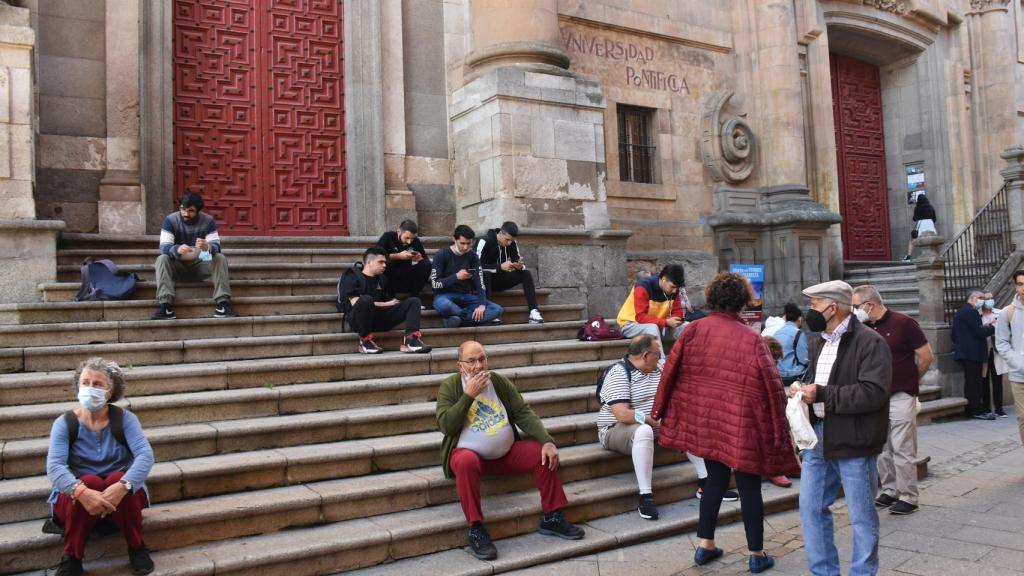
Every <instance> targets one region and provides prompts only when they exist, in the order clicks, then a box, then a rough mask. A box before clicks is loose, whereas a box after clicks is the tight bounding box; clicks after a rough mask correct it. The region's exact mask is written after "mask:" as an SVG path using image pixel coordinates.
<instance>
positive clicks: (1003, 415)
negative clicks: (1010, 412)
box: [996, 410, 1006, 418]
mask: <svg viewBox="0 0 1024 576" xmlns="http://www.w3.org/2000/svg"><path fill="white" fill-rule="evenodd" d="M996 416H998V417H1000V418H1006V412H1003V411H1002V410H996Z"/></svg>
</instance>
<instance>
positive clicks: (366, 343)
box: [359, 334, 384, 354]
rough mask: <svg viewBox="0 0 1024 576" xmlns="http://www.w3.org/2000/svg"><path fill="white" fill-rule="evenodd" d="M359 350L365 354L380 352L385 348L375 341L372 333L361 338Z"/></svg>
mask: <svg viewBox="0 0 1024 576" xmlns="http://www.w3.org/2000/svg"><path fill="white" fill-rule="evenodd" d="M359 351H360V352H362V353H363V354H380V353H381V352H383V351H384V349H383V348H381V347H380V346H378V345H377V343H376V342H374V341H373V334H370V335H369V336H367V337H366V338H360V339H359Z"/></svg>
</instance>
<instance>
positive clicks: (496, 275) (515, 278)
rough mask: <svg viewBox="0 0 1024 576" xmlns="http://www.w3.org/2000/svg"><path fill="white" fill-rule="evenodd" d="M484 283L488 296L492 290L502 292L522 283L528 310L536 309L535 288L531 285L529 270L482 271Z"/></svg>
mask: <svg viewBox="0 0 1024 576" xmlns="http://www.w3.org/2000/svg"><path fill="white" fill-rule="evenodd" d="M484 284H485V285H486V286H487V295H488V297H490V295H491V293H492V292H503V291H505V290H508V289H509V288H512V287H513V286H519V285H520V284H522V285H523V293H524V294H526V305H527V306H529V307H530V310H536V309H537V289H536V288H534V286H533V274H530V271H529V270H513V271H511V272H504V271H501V270H499V271H497V272H484Z"/></svg>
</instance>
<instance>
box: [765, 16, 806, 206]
mask: <svg viewBox="0 0 1024 576" xmlns="http://www.w3.org/2000/svg"><path fill="white" fill-rule="evenodd" d="M756 4H757V10H756V13H755V23H756V26H757V28H756V33H757V48H756V52H755V54H754V57H755V58H756V60H757V64H758V66H757V67H756V70H757V71H758V72H757V73H758V78H757V79H758V82H757V87H758V88H757V100H758V104H759V105H758V106H757V110H758V116H759V122H758V124H759V125H760V139H761V141H760V145H761V146H760V150H761V152H762V154H761V158H762V161H763V168H762V170H761V184H762V186H770V187H794V188H798V189H806V187H807V182H806V180H807V169H806V159H805V157H804V156H805V154H806V151H805V149H804V109H803V95H802V94H801V78H800V58H799V55H798V53H797V37H796V15H795V13H794V8H793V2H792V0H759V1H758V2H757V3H756Z"/></svg>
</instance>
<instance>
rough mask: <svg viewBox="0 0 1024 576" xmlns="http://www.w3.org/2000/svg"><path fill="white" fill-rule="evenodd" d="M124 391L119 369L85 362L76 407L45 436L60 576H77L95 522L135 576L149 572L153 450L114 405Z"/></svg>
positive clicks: (77, 374)
mask: <svg viewBox="0 0 1024 576" xmlns="http://www.w3.org/2000/svg"><path fill="white" fill-rule="evenodd" d="M124 387H125V382H124V373H123V372H122V371H121V368H120V366H118V365H117V364H116V363H114V362H109V361H107V360H104V359H103V358H90V359H88V360H86V361H85V362H82V364H81V365H79V367H78V369H77V370H76V371H75V380H74V390H75V393H76V395H77V397H78V402H79V404H80V406H79V407H78V408H75V409H74V410H68V411H67V412H66V413H64V414H63V415H61V416H59V417H58V418H57V419H56V420H55V421H54V422H53V428H52V429H51V430H50V447H49V450H48V451H47V453H46V475H47V477H49V479H50V482H51V483H52V484H53V490H52V491H51V492H50V498H49V500H48V502H49V503H50V505H51V507H52V518H51V520H52V523H53V524H55V525H56V527H57V528H58V529H62V530H63V534H64V555H63V557H61V560H60V564H59V565H58V566H57V572H56V573H57V575H58V576H78V575H80V574H82V558H83V557H84V555H85V544H86V542H87V541H88V540H89V536H90V534H91V533H92V531H93V528H95V527H96V525H97V523H104V524H108V528H109V525H113V527H114V528H116V529H117V530H119V531H120V532H121V533H122V534H124V537H125V540H126V541H127V542H128V559H129V562H130V564H131V571H132V574H148V573H150V572H152V571H153V560H152V559H151V558H150V557H149V550H148V549H147V548H146V544H145V541H144V540H143V538H142V509H143V508H145V507H147V506H149V490H148V489H147V488H146V477H147V476H149V471H150V469H152V467H153V449H152V448H151V447H150V446H149V441H148V440H146V436H145V435H144V434H143V432H142V426H141V425H140V424H139V419H138V418H137V417H136V416H135V415H134V414H132V413H131V412H128V411H127V410H124V409H122V408H120V407H118V406H114V405H113V402H116V401H118V400H120V399H121V398H122V397H123V396H124Z"/></svg>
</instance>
